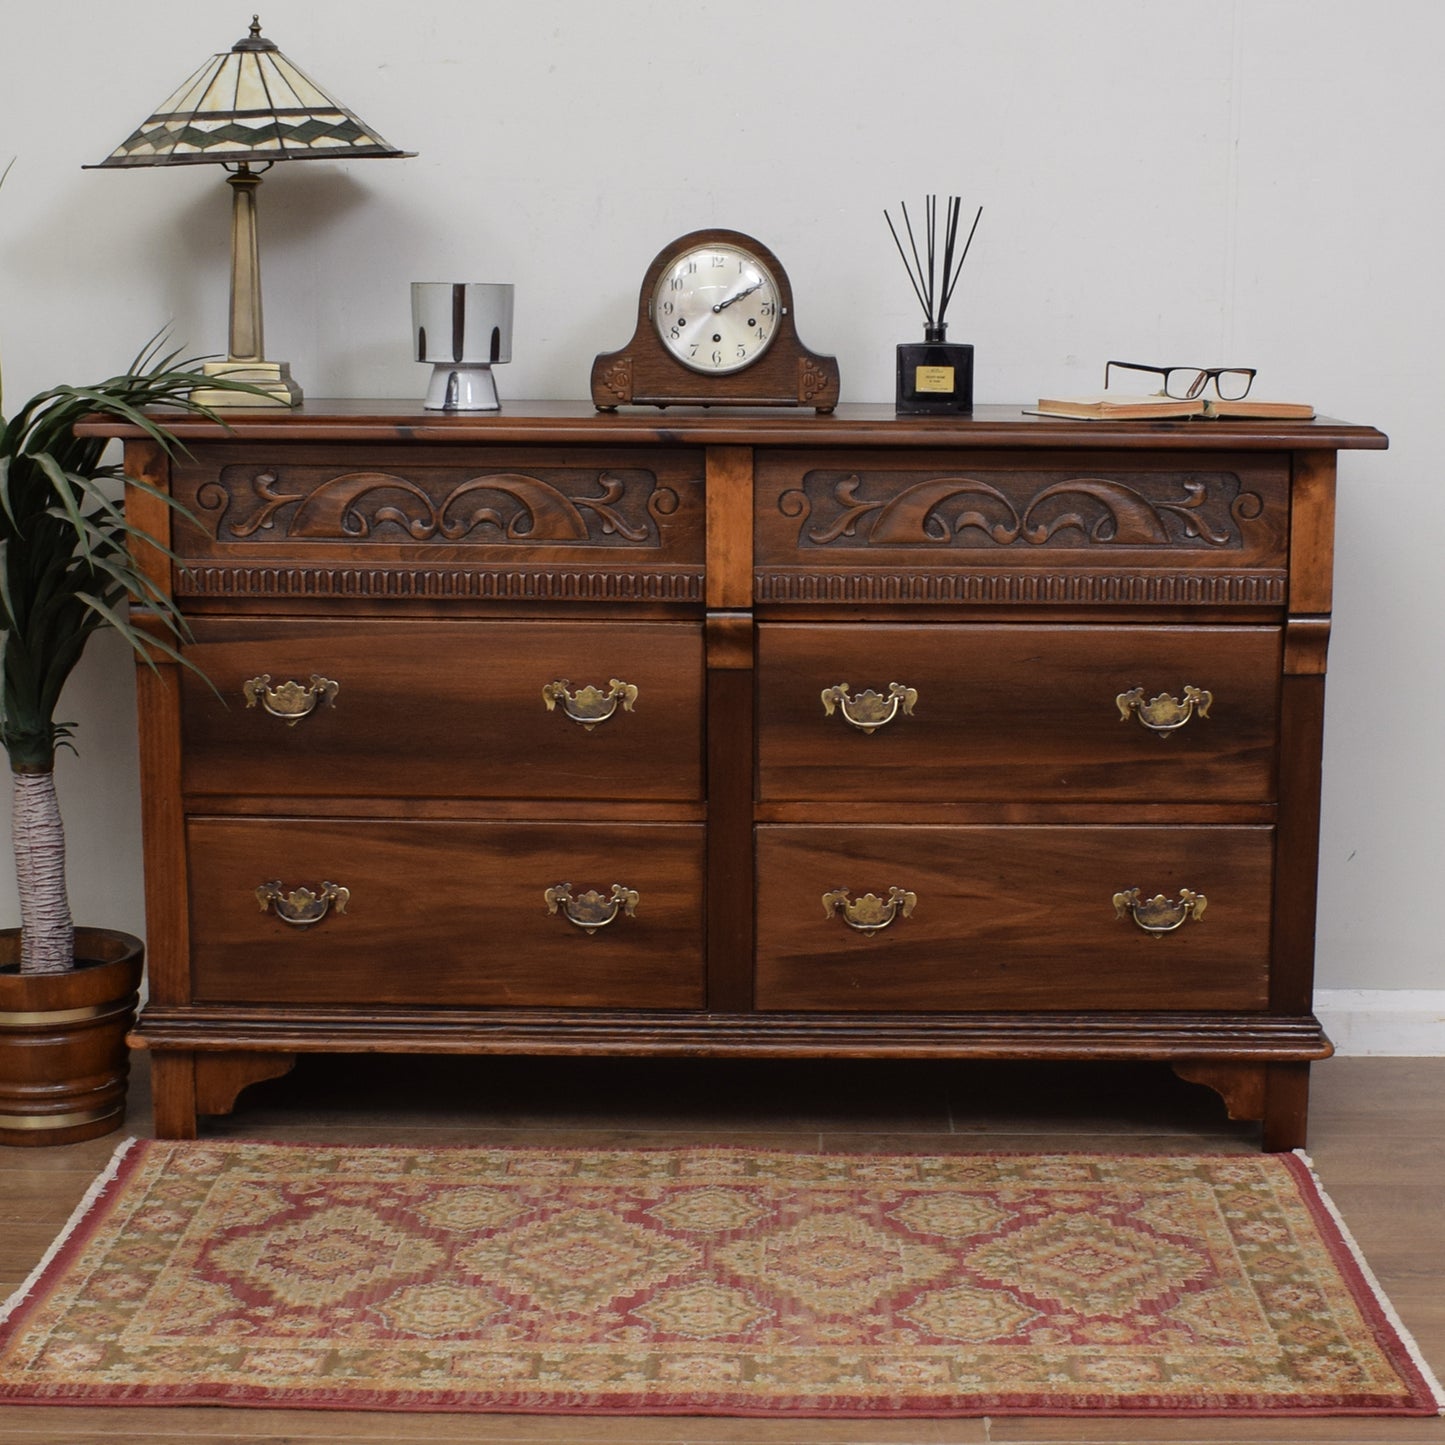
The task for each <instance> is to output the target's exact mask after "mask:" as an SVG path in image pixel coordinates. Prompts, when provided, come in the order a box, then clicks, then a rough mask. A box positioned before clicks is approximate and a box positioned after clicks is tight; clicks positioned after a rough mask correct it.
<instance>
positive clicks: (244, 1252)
mask: <svg viewBox="0 0 1445 1445" xmlns="http://www.w3.org/2000/svg"><path fill="white" fill-rule="evenodd" d="M247 1228H248V1232H247V1233H244V1234H240V1235H238V1236H236V1237H235V1238H232V1239H228V1240H223V1241H222V1242H220V1243H219V1244H217V1245H215V1246H214V1247H213V1248H212V1249H211V1251H210V1258H211V1263H212V1264H213V1265H214V1266H215V1267H216V1268H218V1269H219V1270H220V1271H221V1273H222V1277H223V1281H224V1277H225V1276H226V1275H230V1276H232V1277H233V1278H240V1277H244V1278H245V1280H246V1282H247V1284H248V1285H249V1286H250V1287H251V1288H253V1289H260V1290H264V1291H266V1292H267V1293H269V1294H272V1295H274V1296H275V1297H276V1298H277V1299H279V1300H282V1301H283V1302H285V1303H286V1304H288V1305H310V1306H315V1305H331V1304H336V1303H338V1302H339V1301H341V1300H343V1299H345V1298H346V1297H347V1296H348V1295H350V1294H354V1293H355V1292H356V1291H357V1290H359V1289H362V1288H365V1287H366V1286H368V1285H371V1284H373V1283H375V1281H377V1280H379V1279H387V1278H389V1277H392V1276H395V1275H397V1274H403V1275H405V1274H416V1273H420V1272H421V1271H423V1270H427V1269H431V1268H433V1267H434V1266H435V1265H436V1264H438V1263H439V1262H440V1261H441V1260H442V1259H443V1258H444V1257H445V1252H444V1251H443V1250H441V1249H440V1248H438V1247H437V1246H436V1245H435V1244H433V1243H432V1242H431V1241H430V1240H428V1239H424V1238H419V1237H418V1236H417V1235H415V1234H414V1233H412V1232H411V1231H409V1230H403V1229H398V1228H396V1227H394V1226H392V1225H390V1224H388V1223H387V1222H386V1221H385V1220H383V1219H380V1218H378V1217H377V1216H376V1215H375V1214H373V1213H372V1212H371V1211H370V1210H367V1209H359V1208H356V1207H355V1206H351V1205H343V1206H338V1207H337V1208H334V1209H322V1210H319V1211H317V1212H316V1213H315V1214H312V1215H310V1216H309V1217H307V1218H305V1219H302V1220H299V1221H298V1222H297V1223H295V1224H286V1225H282V1226H280V1227H279V1228H275V1229H271V1230H268V1231H265V1232H260V1231H259V1230H256V1227H255V1226H254V1225H248V1227H247ZM253 1230H255V1231H256V1232H251V1231H253ZM225 1282H229V1281H225Z"/></svg>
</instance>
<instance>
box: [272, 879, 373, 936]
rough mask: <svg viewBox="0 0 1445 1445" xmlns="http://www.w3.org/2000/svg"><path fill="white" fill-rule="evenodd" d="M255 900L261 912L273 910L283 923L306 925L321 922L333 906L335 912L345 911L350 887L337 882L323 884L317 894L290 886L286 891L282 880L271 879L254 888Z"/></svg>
mask: <svg viewBox="0 0 1445 1445" xmlns="http://www.w3.org/2000/svg"><path fill="white" fill-rule="evenodd" d="M256 902H257V903H259V904H260V905H261V912H262V913H265V912H266V910H267V909H274V911H275V914H276V917H277V918H279V919H280V920H281V922H282V923H289V924H291V925H292V926H293V927H295V928H309V927H310V926H311V925H312V924H313V923H320V922H321V920H322V919H323V918H325V917H326V915H327V914H328V913H329V912H330V911H331V909H332V907H333V906H334V907H335V909H336V911H337V912H338V913H345V912H346V905H347V904H348V903H350V902H351V890H350V889H349V888H343V887H342V886H341V885H340V884H339V883H323V884H322V885H321V891H320V892H319V893H313V892H312V891H311V889H309V888H293V889H292V890H291V891H290V892H289V893H288V892H287V891H286V890H285V888H284V887H283V886H282V883H281V880H280V879H279V878H273V879H272V880H271V881H270V882H269V883H263V884H262V885H261V886H260V887H259V888H258V889H257V890H256Z"/></svg>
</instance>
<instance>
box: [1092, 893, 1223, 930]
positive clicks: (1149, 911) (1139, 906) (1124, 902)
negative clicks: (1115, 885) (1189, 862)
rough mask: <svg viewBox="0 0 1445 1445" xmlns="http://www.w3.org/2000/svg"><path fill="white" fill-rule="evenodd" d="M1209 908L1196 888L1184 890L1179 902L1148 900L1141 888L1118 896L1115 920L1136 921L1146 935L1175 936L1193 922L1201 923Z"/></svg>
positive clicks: (1160, 897)
mask: <svg viewBox="0 0 1445 1445" xmlns="http://www.w3.org/2000/svg"><path fill="white" fill-rule="evenodd" d="M1208 904H1209V900H1208V899H1207V898H1206V897H1205V896H1204V895H1203V894H1202V893H1196V892H1194V890H1193V889H1192V888H1181V889H1180V890H1179V897H1178V898H1177V899H1175V898H1166V897H1165V896H1164V895H1163V894H1162V893H1156V894H1155V895H1154V896H1153V897H1152V898H1145V897H1144V895H1143V893H1142V892H1141V891H1140V890H1139V889H1138V888H1126V889H1125V890H1124V891H1123V892H1122V893H1116V894H1115V895H1114V916H1115V917H1116V918H1132V919H1133V920H1134V922H1135V923H1137V924H1138V925H1139V927H1140V928H1142V929H1143V930H1144V932H1145V933H1152V934H1156V935H1158V934H1161V933H1173V932H1174V930H1175V929H1176V928H1179V927H1181V926H1182V925H1183V924H1184V922H1185V921H1186V920H1187V919H1190V918H1192V919H1194V921H1195V922H1196V923H1198V922H1199V920H1200V919H1202V918H1203V917H1204V910H1205V908H1206V907H1207V906H1208Z"/></svg>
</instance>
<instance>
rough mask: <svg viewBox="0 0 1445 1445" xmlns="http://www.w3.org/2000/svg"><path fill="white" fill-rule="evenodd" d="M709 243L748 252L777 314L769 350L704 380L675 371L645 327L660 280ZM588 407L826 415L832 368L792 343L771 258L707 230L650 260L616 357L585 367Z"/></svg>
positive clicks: (789, 314)
mask: <svg viewBox="0 0 1445 1445" xmlns="http://www.w3.org/2000/svg"><path fill="white" fill-rule="evenodd" d="M712 242H717V243H718V244H721V245H726V246H736V247H740V248H741V249H742V250H744V251H748V252H751V254H752V255H754V256H756V257H757V259H758V260H759V261H761V262H762V263H763V264H764V265H765V266H766V267H767V268H768V270H770V271H771V272H772V273H773V277H774V279H775V280H776V281H777V283H778V295H779V299H780V303H781V306H782V315H781V316H780V317H779V320H778V330H777V334H776V335H775V336H774V338H773V344H772V345H771V346H770V347H768V349H767V350H766V351H765V352H764V353H763V354H762V356H760V357H759V358H758V360H757V361H755V362H754V363H753V364H752V365H751V366H748V367H746V368H745V369H743V370H741V371H734V372H728V373H726V374H724V375H718V376H709V375H707V374H706V373H703V372H699V371H693V370H691V369H690V368H688V367H686V366H684V365H682V363H681V362H679V361H678V360H677V359H676V358H675V357H673V356H672V355H670V354H669V352H668V351H667V349H666V347H664V346H663V344H662V342H661V340H659V338H658V335H657V331H656V329H655V327H654V325H653V321H652V296H653V292H654V291H655V290H656V287H657V282H658V279H659V277H661V275H662V274H663V272H664V271H665V270H666V269H667V267H668V266H669V265H670V264H671V263H672V262H673V261H674V260H676V259H677V257H678V256H679V255H681V254H683V253H684V252H686V251H692V250H696V249H698V248H700V247H703V246H707V245H708V244H710V243H712ZM592 402H593V405H594V406H596V407H597V408H598V410H599V411H615V410H616V409H617V408H618V407H619V406H628V405H634V406H810V407H812V408H814V410H816V411H820V412H830V411H832V410H833V408H834V407H836V406H837V405H838V363H837V361H836V360H835V359H834V358H833V357H831V356H821V355H819V354H818V353H817V352H815V351H809V350H808V348H807V347H806V346H804V345H803V343H802V342H801V341H800V340H799V339H798V328H797V323H796V321H795V319H794V316H793V288H792V284H791V282H789V280H788V273H787V272H786V271H785V270H784V269H783V265H782V263H781V262H780V261H779V260H778V258H777V257H776V256H775V255H774V254H773V253H772V252H771V251H770V250H769V249H768V248H767V247H766V246H764V245H763V244H762V243H761V242H759V241H755V240H754V239H753V238H752V237H751V236H745V235H743V233H742V232H740V231H727V230H720V229H718V228H717V227H710V228H707V229H705V230H700V231H690V232H689V233H688V234H687V235H685V236H679V237H678V239H677V240H675V241H673V242H672V243H671V245H668V246H664V247H663V249H662V250H661V251H659V252H658V253H657V256H656V257H655V258H654V260H653V262H652V264H651V265H650V266H649V267H648V268H647V274H646V275H644V276H643V278H642V287H641V290H640V291H639V293H638V298H637V328H636V330H635V331H634V332H633V333H632V340H631V341H629V342H628V343H627V345H626V346H624V347H623V348H622V349H621V350H620V351H605V352H603V353H602V354H601V355H600V356H598V358H597V359H596V360H595V361H594V362H593V363H592Z"/></svg>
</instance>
